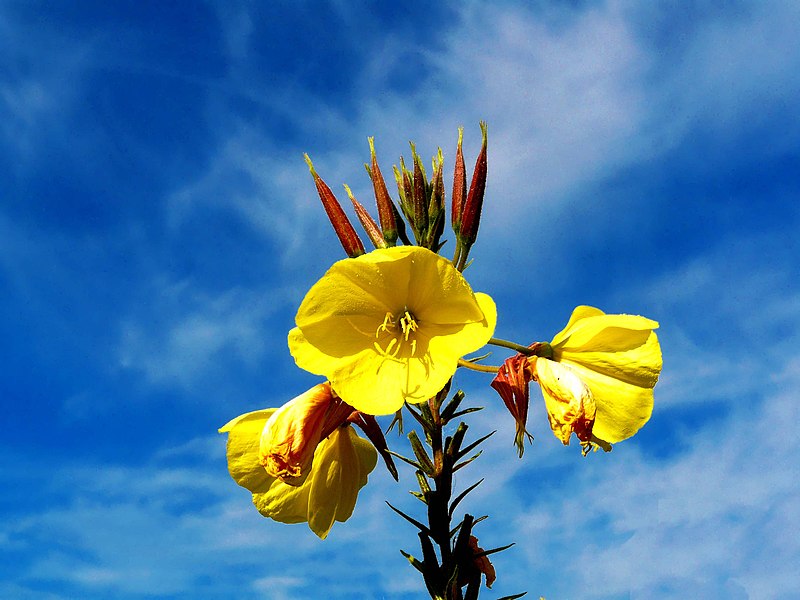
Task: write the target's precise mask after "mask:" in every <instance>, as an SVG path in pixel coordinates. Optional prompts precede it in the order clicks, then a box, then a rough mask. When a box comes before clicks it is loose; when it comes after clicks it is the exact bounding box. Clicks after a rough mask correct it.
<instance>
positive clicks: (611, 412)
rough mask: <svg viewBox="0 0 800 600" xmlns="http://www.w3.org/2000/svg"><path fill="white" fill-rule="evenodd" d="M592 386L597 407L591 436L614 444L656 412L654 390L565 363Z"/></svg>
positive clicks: (636, 429) (635, 430) (635, 429)
mask: <svg viewBox="0 0 800 600" xmlns="http://www.w3.org/2000/svg"><path fill="white" fill-rule="evenodd" d="M564 363H565V364H568V365H569V366H570V367H572V369H573V370H574V371H575V372H576V373H577V374H578V376H579V377H580V378H581V379H582V380H583V381H584V382H585V383H586V385H588V386H589V389H591V391H592V396H593V397H594V401H595V404H596V405H597V416H596V419H595V422H594V429H593V430H592V433H593V434H594V435H595V437H597V438H599V439H601V440H604V441H606V442H609V443H610V444H615V443H617V442H621V441H622V440H625V439H627V438H629V437H631V436H632V435H633V434H635V433H636V432H637V431H639V429H641V427H642V426H643V425H644V424H645V423H647V421H648V420H649V419H650V415H651V414H652V412H653V390H652V388H650V387H640V386H637V385H632V384H630V383H626V382H624V381H620V380H619V379H616V378H614V377H608V376H606V375H602V374H600V373H598V372H597V371H594V370H591V369H587V368H586V367H584V366H582V365H580V364H577V363H572V362H568V361H564Z"/></svg>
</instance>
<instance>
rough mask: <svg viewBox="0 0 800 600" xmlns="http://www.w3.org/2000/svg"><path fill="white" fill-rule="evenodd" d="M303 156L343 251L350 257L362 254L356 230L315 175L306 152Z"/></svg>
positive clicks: (331, 194)
mask: <svg viewBox="0 0 800 600" xmlns="http://www.w3.org/2000/svg"><path fill="white" fill-rule="evenodd" d="M303 157H304V158H305V159H306V163H308V169H309V171H311V176H312V177H314V184H315V185H316V186H317V193H318V194H319V199H320V200H322V206H323V207H324V208H325V212H326V213H327V214H328V219H329V220H330V222H331V225H333V230H334V231H335V232H336V235H337V236H338V237H339V241H340V242H341V243H342V247H343V248H344V251H345V252H347V255H348V256H349V257H351V258H355V257H356V256H361V255H362V254H364V244H362V243H361V240H360V239H359V237H358V234H357V233H356V230H355V229H353V226H352V225H351V223H350V220H349V219H348V218H347V215H346V214H344V210H342V206H341V205H340V204H339V201H338V200H337V199H336V196H334V195H333V192H332V191H331V188H329V187H328V186H327V185H326V184H325V182H324V181H322V178H321V177H320V176H319V175H317V172H316V171H315V170H314V165H313V164H312V163H311V159H310V158H309V156H308V154H304V155H303Z"/></svg>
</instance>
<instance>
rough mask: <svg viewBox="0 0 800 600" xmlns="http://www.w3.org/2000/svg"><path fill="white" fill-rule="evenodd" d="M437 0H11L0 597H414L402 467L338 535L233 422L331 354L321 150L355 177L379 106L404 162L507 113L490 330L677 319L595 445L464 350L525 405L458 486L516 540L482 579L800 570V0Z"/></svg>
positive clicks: (497, 184) (777, 584)
mask: <svg viewBox="0 0 800 600" xmlns="http://www.w3.org/2000/svg"><path fill="white" fill-rule="evenodd" d="M376 4H377V3H376ZM428 4H429V3H422V2H406V3H403V5H402V6H401V5H389V4H387V5H385V6H384V5H382V6H381V7H377V6H375V5H373V3H367V2H330V3H313V2H292V3H289V2H276V3H255V2H252V3H248V2H207V3H200V2H169V3H163V2H140V1H137V2H114V3H105V2H74V3H43V2H42V3H39V2H5V3H2V5H0V167H1V168H0V360H2V362H1V363H0V364H2V367H0V401H2V407H3V414H4V418H3V419H2V425H1V426H0V427H2V429H1V430H0V431H1V432H2V435H1V436H0V452H1V453H2V456H3V461H2V463H0V486H2V489H3V492H2V494H0V515H1V516H2V518H0V597H3V598H21V599H25V598H37V599H40V598H43V599H52V600H55V599H63V598H87V599H92V598H98V599H99V598H122V599H137V598H145V597H146V598H165V599H166V598H275V599H278V600H280V599H282V598H348V599H350V598H363V599H372V598H386V599H398V600H400V599H410V598H418V597H419V596H420V592H421V588H420V581H418V579H417V578H416V577H415V575H416V573H415V572H414V571H413V570H412V569H411V568H410V567H408V565H407V564H406V563H405V561H404V559H403V558H402V556H401V555H400V554H399V552H398V549H399V548H401V547H402V548H404V549H406V550H408V551H411V552H412V553H413V552H416V537H415V535H414V533H413V531H412V530H411V528H410V527H409V526H407V525H406V524H405V523H404V522H402V521H401V520H400V519H399V518H398V517H396V516H395V515H394V514H393V513H391V512H390V511H389V509H388V508H387V507H386V506H385V504H384V500H385V499H387V498H388V499H391V500H392V502H393V503H395V504H397V505H399V506H401V507H406V508H407V509H408V510H412V511H413V510H418V507H417V506H415V501H414V499H413V498H411V497H410V496H408V494H407V492H406V490H408V489H410V487H411V486H412V485H413V482H411V481H409V480H408V479H407V478H406V479H404V480H403V481H402V482H401V483H400V484H396V483H394V482H393V481H392V480H391V479H390V478H389V477H388V474H387V473H385V472H384V471H382V470H380V469H378V470H376V471H375V472H374V474H373V475H372V477H371V478H370V483H369V485H368V486H367V487H366V488H365V489H364V490H363V491H362V493H361V495H360V497H359V501H358V505H357V508H356V514H355V515H354V517H353V519H352V520H351V521H349V522H347V523H346V524H343V525H341V524H337V525H336V527H334V529H333V531H332V533H331V535H330V537H329V538H328V539H327V540H326V541H324V542H320V541H318V540H317V539H316V537H315V536H314V535H313V534H312V533H311V532H310V531H309V530H308V529H307V528H306V527H305V526H302V525H298V526H287V525H281V524H277V523H273V522H271V521H268V520H265V519H262V518H261V517H260V516H259V515H258V514H257V513H256V511H255V510H254V509H253V507H252V506H251V504H250V499H249V494H248V493H247V492H246V491H245V490H243V489H241V488H238V487H237V486H236V485H235V484H234V483H233V481H232V480H230V478H229V477H228V475H227V471H226V468H225V459H224V437H223V436H220V435H218V434H216V429H217V428H218V427H219V426H220V425H222V424H223V423H225V422H226V421H227V420H228V419H230V418H231V417H233V416H236V415H238V414H240V413H242V412H246V411H249V410H254V409H257V408H262V407H267V406H277V405H280V404H282V403H283V402H284V401H285V400H287V399H289V398H290V397H292V396H294V395H296V394H297V393H299V392H301V391H303V390H305V389H306V388H308V387H310V385H312V384H313V383H316V382H317V378H315V377H313V376H312V375H310V374H307V373H304V372H301V371H299V370H298V369H296V367H295V366H294V364H293V360H292V358H291V356H290V355H289V353H288V351H287V349H286V342H285V339H286V333H287V331H288V329H289V328H290V327H291V326H292V324H293V318H294V313H295V311H296V308H297V306H298V304H299V302H300V300H301V299H302V297H303V295H304V293H305V290H306V289H307V288H308V287H309V286H310V285H311V284H312V283H313V282H314V281H316V279H317V278H318V277H319V276H320V275H321V274H322V273H323V272H324V271H325V270H326V268H327V267H328V266H329V265H330V263H331V262H332V261H334V260H336V259H338V258H340V257H341V256H342V253H341V248H340V246H339V245H338V242H337V241H336V239H335V237H334V236H333V234H332V232H331V231H330V229H329V226H328V225H327V222H326V220H325V218H324V215H323V213H322V211H321V208H320V206H319V200H318V199H317V197H316V195H315V191H314V187H313V183H312V181H311V178H310V177H309V175H308V171H307V169H306V166H305V164H304V162H303V160H302V153H303V152H308V153H309V154H310V155H311V156H312V158H313V159H314V163H315V166H316V168H317V170H318V171H319V173H320V174H321V175H322V176H323V177H324V178H325V180H326V181H327V182H328V183H329V184H330V185H331V187H333V188H334V189H335V190H337V191H338V190H341V184H342V183H348V184H349V185H350V186H351V188H352V189H353V192H354V193H355V195H356V197H358V198H359V199H361V200H362V202H364V203H365V204H367V203H368V201H369V200H370V183H369V180H368V178H367V176H366V174H365V172H364V169H363V163H364V162H365V161H366V160H367V159H368V158H369V153H368V145H367V136H371V135H374V136H375V138H376V146H377V151H378V156H379V158H380V160H381V164H382V165H383V168H384V172H385V173H388V172H389V168H390V166H391V165H392V164H395V163H396V162H397V160H398V157H399V155H400V154H403V155H405V156H408V155H409V150H408V145H407V142H408V140H414V141H415V142H416V144H417V149H418V150H419V151H420V153H421V154H422V155H423V156H428V157H429V156H432V155H433V154H434V153H435V151H436V148H437V146H441V147H442V149H443V151H444V155H445V160H446V164H447V165H448V168H451V167H452V161H453V156H454V151H455V140H456V131H457V127H458V126H459V125H464V126H465V153H466V155H467V157H468V158H467V160H468V162H470V161H474V158H475V156H476V154H477V150H478V147H479V144H480V130H479V128H478V122H479V120H481V119H484V120H486V121H488V125H489V183H488V188H487V196H486V213H485V215H484V218H483V221H482V225H481V232H480V236H479V239H478V244H477V245H476V247H475V250H474V256H475V258H476V261H475V263H474V265H473V266H471V267H470V269H469V270H468V272H467V274H468V277H469V280H470V283H471V284H472V286H473V288H474V289H476V290H480V291H485V292H488V293H490V294H491V295H492V296H493V297H494V298H495V300H496V302H497V304H498V308H499V314H500V316H499V322H498V329H497V334H498V335H499V336H501V337H506V338H511V339H515V340H518V341H520V342H525V343H527V342H531V341H534V340H546V339H550V338H551V337H552V335H553V334H554V333H555V332H557V331H558V330H559V329H561V327H562V326H563V325H564V323H565V322H566V319H567V317H568V316H569V313H570V312H571V310H572V308H573V307H574V306H575V305H578V304H592V305H595V306H598V307H600V308H602V309H604V310H605V311H606V312H630V313H637V314H643V315H646V316H648V317H651V318H653V319H656V320H658V321H659V322H660V323H661V329H660V330H659V336H660V339H661V343H662V347H663V352H664V365H665V366H664V371H663V374H662V378H661V381H660V382H659V384H658V386H657V388H656V403H655V409H654V413H653V417H652V420H651V421H650V423H648V425H647V426H646V427H645V428H644V429H643V430H642V431H641V432H640V434H639V435H637V436H636V438H634V439H632V440H629V441H627V442H624V443H622V444H619V445H617V446H616V447H615V449H614V451H613V452H612V453H611V454H608V455H599V454H595V455H592V456H590V457H589V458H586V459H584V458H581V456H580V452H579V449H578V448H577V447H576V446H574V445H573V446H571V447H569V448H564V447H562V446H561V445H560V443H559V442H558V441H557V440H556V439H555V438H554V437H553V436H552V435H551V433H550V432H549V428H548V425H547V422H546V417H545V415H544V412H543V407H542V403H541V400H540V398H539V395H538V391H537V390H535V389H534V390H532V392H533V393H532V398H533V399H534V400H533V405H532V410H531V416H530V429H531V431H532V432H533V433H534V435H535V436H536V439H535V442H534V444H533V446H532V447H530V448H529V449H528V451H527V452H526V454H525V457H524V459H523V460H518V459H517V458H516V455H515V452H514V450H513V446H512V444H511V439H512V437H513V422H512V420H511V418H510V417H509V416H508V415H507V414H505V412H504V409H503V408H502V406H501V403H500V402H499V399H498V398H497V397H496V396H495V395H494V392H493V391H492V390H491V389H490V388H488V386H487V384H488V380H487V379H486V378H483V377H481V376H480V375H478V374H473V373H466V374H461V373H459V375H458V381H457V383H458V385H459V386H460V387H462V388H463V389H465V390H466V391H467V393H468V397H469V398H470V400H471V401H472V402H473V403H474V404H479V405H484V406H486V407H487V408H486V410H485V411H484V412H482V413H479V416H478V417H477V418H476V419H474V421H473V422H472V425H471V426H472V429H473V430H474V431H486V430H490V429H498V430H499V431H498V434H497V435H496V436H495V438H493V439H492V440H491V442H490V443H489V444H488V447H487V450H486V452H485V453H484V455H483V456H482V457H481V459H480V460H479V461H477V463H476V464H475V465H474V467H473V468H472V472H471V473H469V472H465V475H464V479H463V480H459V485H461V486H462V487H464V486H466V485H469V484H470V483H472V482H473V481H475V480H477V479H478V478H480V477H481V476H483V475H487V476H488V477H489V479H488V480H487V482H486V483H484V485H483V486H481V488H479V489H478V490H477V491H476V492H475V493H474V494H473V495H471V497H470V498H469V500H468V501H467V502H466V503H465V509H467V510H470V511H472V512H473V513H475V514H483V513H489V514H490V515H492V518H491V519H490V520H489V521H487V522H486V523H484V524H482V525H481V526H480V527H479V529H478V534H479V537H480V538H481V542H482V543H485V544H486V546H487V547H488V546H499V545H503V544H506V543H508V542H511V541H515V542H516V544H517V545H516V546H515V547H514V548H513V549H511V550H509V551H507V552H504V553H502V554H500V555H496V556H495V560H494V562H495V565H496V567H497V570H498V580H497V583H496V584H495V590H494V593H488V594H487V595H486V596H487V598H492V597H499V596H502V595H504V594H511V593H515V592H518V591H521V590H525V589H527V590H529V596H530V597H533V598H536V597H538V596H539V595H544V596H546V597H547V598H548V600H559V599H562V598H567V599H568V598H576V597H581V596H587V595H590V596H591V597H593V598H602V599H615V600H616V599H645V598H646V599H652V598H654V599H659V598H664V599H666V598H678V597H686V598H710V599H714V598H726V599H728V598H732V599H736V600H740V599H745V598H752V599H761V598H770V599H771V598H776V599H779V598H784V599H788V598H792V597H796V594H797V590H798V589H800V576H798V574H797V572H796V565H797V564H799V563H800V541H798V536H797V534H796V532H797V531H798V530H800V484H798V480H799V478H798V476H799V475H800V472H799V471H800V469H799V468H798V466H797V465H798V463H797V455H798V451H800V444H799V443H798V437H797V435H796V432H795V431H794V429H795V427H796V423H797V422H798V421H800V414H799V413H798V402H797V396H798V393H797V389H798V386H799V385H800V351H798V347H800V344H798V342H799V341H800V280H799V279H798V276H797V274H798V273H800V247H798V231H800V208H798V207H800V203H798V199H799V198H798V196H800V192H799V191H798V190H799V189H800V187H799V186H798V184H800V168H799V167H800V150H799V149H800V121H798V120H797V118H796V117H797V98H798V97H800V47H798V45H797V36H796V23H797V22H798V19H800V9H798V5H797V4H796V3H794V2H778V1H775V2H773V1H767V2H756V1H753V2H746V1H740V2H728V3H725V7H724V8H721V7H720V6H719V5H718V4H716V3H708V2H699V1H698V2H683V3H678V4H675V3H640V2H634V1H631V2H626V1H609V2H581V1H575V2H568V3H565V2H545V1H540V2H533V3H515V2H499V3H494V4H493V5H492V6H491V7H488V6H485V5H484V4H482V3H477V2H444V3H438V4H437V6H438V8H431V7H430V6H428ZM342 197H344V195H343V194H342ZM395 443H396V445H397V446H399V441H396V442H395ZM468 471H469V470H468Z"/></svg>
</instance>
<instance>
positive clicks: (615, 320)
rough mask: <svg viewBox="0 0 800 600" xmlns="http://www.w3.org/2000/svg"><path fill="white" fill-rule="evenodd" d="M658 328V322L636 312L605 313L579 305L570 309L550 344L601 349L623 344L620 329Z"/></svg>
mask: <svg viewBox="0 0 800 600" xmlns="http://www.w3.org/2000/svg"><path fill="white" fill-rule="evenodd" d="M653 329H658V322H656V321H653V320H652V319H648V318H646V317H640V316H638V315H607V314H605V313H604V312H603V311H601V310H600V309H598V308H594V307H591V306H579V307H577V308H576V309H575V310H574V311H572V316H571V317H570V319H569V322H568V323H567V326H566V327H565V328H564V329H562V330H561V331H560V332H559V333H557V334H556V335H555V337H554V338H553V341H552V342H550V344H551V345H552V346H553V348H554V349H556V348H560V349H564V350H571V349H576V348H585V347H588V348H586V349H588V350H602V349H607V348H616V346H613V344H615V343H619V342H621V343H623V344H627V343H628V342H627V341H626V335H625V333H624V332H635V331H640V332H646V331H650V330H653Z"/></svg>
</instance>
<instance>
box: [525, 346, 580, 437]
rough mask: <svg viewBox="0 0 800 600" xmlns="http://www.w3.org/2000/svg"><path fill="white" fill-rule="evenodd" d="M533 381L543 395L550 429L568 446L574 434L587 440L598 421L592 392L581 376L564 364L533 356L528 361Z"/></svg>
mask: <svg viewBox="0 0 800 600" xmlns="http://www.w3.org/2000/svg"><path fill="white" fill-rule="evenodd" d="M529 364H530V365H531V368H532V371H533V374H534V379H536V381H538V383H539V387H540V388H541V390H542V395H543V396H544V403H545V407H546V408H547V417H548V419H549V421H550V428H551V429H552V430H553V433H554V434H555V436H556V437H557V438H558V439H560V440H561V442H562V443H563V444H564V445H565V446H566V445H568V444H569V439H570V437H571V436H572V433H573V432H575V433H577V434H578V437H579V438H582V440H583V441H588V440H589V438H590V435H591V432H592V423H594V422H595V415H596V405H595V399H594V398H593V393H592V391H590V389H589V386H587V384H586V382H584V381H582V380H581V378H580V377H579V374H577V373H575V372H574V371H573V370H572V369H571V368H570V367H568V366H566V365H563V364H561V363H557V362H554V361H552V360H548V359H546V358H540V357H536V356H533V357H531V359H530V360H529Z"/></svg>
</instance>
